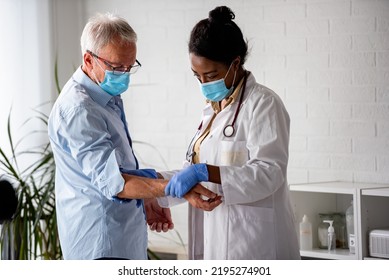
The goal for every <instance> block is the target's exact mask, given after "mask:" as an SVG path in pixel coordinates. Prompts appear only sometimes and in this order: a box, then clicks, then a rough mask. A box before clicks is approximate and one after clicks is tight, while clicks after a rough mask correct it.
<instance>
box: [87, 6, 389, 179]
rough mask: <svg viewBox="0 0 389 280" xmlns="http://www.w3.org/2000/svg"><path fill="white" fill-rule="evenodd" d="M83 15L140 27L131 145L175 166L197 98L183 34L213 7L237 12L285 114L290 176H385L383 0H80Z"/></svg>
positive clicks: (388, 56) (388, 123) (387, 106)
mask: <svg viewBox="0 0 389 280" xmlns="http://www.w3.org/2000/svg"><path fill="white" fill-rule="evenodd" d="M84 2H85V4H84V8H85V18H87V17H89V16H90V15H91V14H93V13H94V12H95V11H118V12H119V13H120V14H122V15H123V16H124V17H126V18H127V19H128V20H129V21H130V23H131V24H132V25H133V27H134V28H135V30H136V31H137V32H138V35H139V44H138V46H139V50H138V58H139V60H140V61H141V62H142V64H143V67H142V70H141V71H140V72H139V73H137V74H136V76H134V77H133V80H132V82H133V87H132V88H131V89H130V91H129V92H128V93H127V94H125V96H124V98H125V102H126V110H127V115H128V121H129V124H130V128H131V131H132V135H133V137H134V139H135V140H138V141H145V142H147V143H150V144H152V145H154V146H155V147H156V148H157V149H158V151H159V152H160V154H161V155H162V156H163V159H164V161H165V162H162V160H161V159H160V157H159V155H156V154H157V153H156V152H155V151H152V150H150V148H149V147H147V146H146V145H140V144H139V145H138V144H136V145H138V146H137V147H136V149H137V153H138V154H139V155H140V156H141V157H142V158H143V159H144V161H145V162H146V163H147V164H148V165H155V166H156V167H158V168H165V167H166V168H169V169H175V168H180V166H181V162H182V160H183V159H184V156H185V151H186V147H187V145H188V144H189V142H190V140H191V138H192V135H193V133H194V132H195V130H196V128H197V126H198V123H199V118H200V114H201V110H202V107H203V104H204V101H203V98H202V95H201V94H200V92H199V88H198V85H197V82H196V80H195V79H194V78H193V77H192V74H191V71H190V65H189V61H188V54H187V41H188V38H189V32H190V30H191V28H192V27H193V25H194V24H195V23H196V22H197V21H198V20H200V19H202V18H204V17H206V16H207V14H208V12H209V11H210V10H211V9H213V8H214V7H215V6H217V5H228V6H230V7H231V8H232V9H233V11H234V12H235V14H236V22H237V23H238V24H239V25H240V26H241V28H242V30H243V32H244V35H245V37H246V38H247V39H248V42H249V46H250V48H251V51H250V55H249V57H248V60H247V63H246V67H247V68H248V69H249V70H251V71H252V72H253V73H254V74H255V76H256V78H257V80H258V81H259V82H260V83H263V84H265V85H266V86H268V87H270V88H272V89H273V90H275V91H276V92H277V93H278V94H279V95H280V96H281V98H282V99H283V100H284V102H285V105H286V107H287V109H288V111H289V113H290V116H291V121H292V123H291V142H290V163H289V181H290V183H297V182H309V181H317V180H340V179H345V180H352V181H369V182H375V183H388V182H389V163H388V162H389V159H388V158H389V140H388V139H389V132H388V131H389V1H388V0H377V1H375V0H337V1H334V0H305V1H304V0H301V1H294V0H285V1H282V0H278V1H275V0H272V1H270V0H262V1H261V0H242V1H191V0H164V1H152V0H146V1H141V2H139V1H135V0H132V1H103V0H99V1H84Z"/></svg>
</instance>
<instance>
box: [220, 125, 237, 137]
mask: <svg viewBox="0 0 389 280" xmlns="http://www.w3.org/2000/svg"><path fill="white" fill-rule="evenodd" d="M234 133H235V129H234V127H233V126H232V125H231V124H229V125H227V126H226V127H225V128H224V129H223V135H224V136H225V137H231V136H232V135H234Z"/></svg>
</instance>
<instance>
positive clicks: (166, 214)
mask: <svg viewBox="0 0 389 280" xmlns="http://www.w3.org/2000/svg"><path fill="white" fill-rule="evenodd" d="M145 211H146V220H147V224H148V225H149V227H150V229H151V230H153V231H156V232H161V231H163V232H167V231H169V230H171V229H173V228H174V224H173V221H172V216H171V213H170V208H162V207H161V206H159V204H158V201H157V199H156V198H150V199H145Z"/></svg>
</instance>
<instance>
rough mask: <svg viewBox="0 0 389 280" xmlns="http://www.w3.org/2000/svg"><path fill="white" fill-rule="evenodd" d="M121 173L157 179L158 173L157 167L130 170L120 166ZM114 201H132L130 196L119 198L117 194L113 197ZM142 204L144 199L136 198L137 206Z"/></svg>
mask: <svg viewBox="0 0 389 280" xmlns="http://www.w3.org/2000/svg"><path fill="white" fill-rule="evenodd" d="M120 172H121V173H125V174H129V175H135V176H140V177H146V178H151V179H157V178H158V174H157V171H155V169H134V170H129V169H124V168H120ZM112 201H115V202H119V203H129V202H131V201H132V199H130V198H119V197H117V196H116V195H115V196H113V197H112ZM141 206H142V199H137V200H136V207H138V208H139V207H141Z"/></svg>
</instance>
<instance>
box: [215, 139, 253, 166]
mask: <svg viewBox="0 0 389 280" xmlns="http://www.w3.org/2000/svg"><path fill="white" fill-rule="evenodd" d="M248 159H249V153H248V150H247V147H246V141H221V147H220V165H225V166H242V165H244V164H245V163H246V162H247V161H248Z"/></svg>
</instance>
